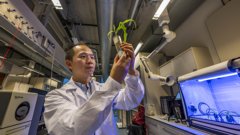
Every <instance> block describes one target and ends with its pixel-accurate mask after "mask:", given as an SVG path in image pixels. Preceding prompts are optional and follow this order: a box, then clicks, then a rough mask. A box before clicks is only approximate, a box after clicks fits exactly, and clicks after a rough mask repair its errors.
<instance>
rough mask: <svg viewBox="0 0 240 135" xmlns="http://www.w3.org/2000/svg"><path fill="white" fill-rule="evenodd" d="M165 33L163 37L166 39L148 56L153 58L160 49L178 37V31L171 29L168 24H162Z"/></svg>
mask: <svg viewBox="0 0 240 135" xmlns="http://www.w3.org/2000/svg"><path fill="white" fill-rule="evenodd" d="M162 28H163V32H164V35H163V37H164V38H165V39H166V40H165V41H164V42H163V43H161V44H160V45H158V47H157V48H156V49H154V50H153V51H152V52H151V53H150V54H149V55H148V56H147V58H148V59H149V58H151V57H152V56H154V55H156V54H157V53H158V52H159V51H160V50H162V48H163V47H165V46H166V45H167V44H168V43H169V42H171V41H172V40H173V39H175V37H176V33H175V32H173V31H171V30H169V27H168V25H167V24H165V25H163V26H162Z"/></svg>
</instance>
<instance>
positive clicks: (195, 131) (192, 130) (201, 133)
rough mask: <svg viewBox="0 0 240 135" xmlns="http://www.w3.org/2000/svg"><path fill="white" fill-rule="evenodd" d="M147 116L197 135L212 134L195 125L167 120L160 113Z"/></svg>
mask: <svg viewBox="0 0 240 135" xmlns="http://www.w3.org/2000/svg"><path fill="white" fill-rule="evenodd" d="M146 117H148V118H152V119H154V120H157V121H159V122H162V123H165V124H168V125H170V126H173V127H176V128H178V129H181V130H184V131H187V132H190V133H193V134H196V135H210V134H209V133H206V132H204V131H202V130H200V129H196V128H193V127H188V126H187V125H184V124H182V123H175V122H174V121H167V120H164V119H161V116H160V115H155V116H146Z"/></svg>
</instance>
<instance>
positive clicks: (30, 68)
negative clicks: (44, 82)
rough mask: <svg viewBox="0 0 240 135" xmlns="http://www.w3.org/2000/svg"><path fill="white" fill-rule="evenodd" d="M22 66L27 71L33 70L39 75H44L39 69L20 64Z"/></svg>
mask: <svg viewBox="0 0 240 135" xmlns="http://www.w3.org/2000/svg"><path fill="white" fill-rule="evenodd" d="M22 67H23V68H25V69H27V70H29V71H32V72H34V73H37V74H40V75H44V73H42V72H39V71H37V70H35V69H32V68H29V67H26V66H22Z"/></svg>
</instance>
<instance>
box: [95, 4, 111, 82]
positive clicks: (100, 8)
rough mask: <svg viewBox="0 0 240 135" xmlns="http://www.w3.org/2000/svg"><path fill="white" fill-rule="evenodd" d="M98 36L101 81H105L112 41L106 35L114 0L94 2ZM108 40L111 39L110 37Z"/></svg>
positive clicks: (109, 26)
mask: <svg viewBox="0 0 240 135" xmlns="http://www.w3.org/2000/svg"><path fill="white" fill-rule="evenodd" d="M96 7H97V20H98V26H99V27H98V34H99V41H100V45H101V47H102V48H101V54H102V55H101V56H102V58H101V60H102V74H103V80H106V79H107V77H108V74H109V63H110V55H111V53H110V52H111V46H112V40H109V39H108V37H107V34H108V32H109V31H110V30H112V26H113V19H114V9H115V0H96ZM110 39H112V37H111V36H110Z"/></svg>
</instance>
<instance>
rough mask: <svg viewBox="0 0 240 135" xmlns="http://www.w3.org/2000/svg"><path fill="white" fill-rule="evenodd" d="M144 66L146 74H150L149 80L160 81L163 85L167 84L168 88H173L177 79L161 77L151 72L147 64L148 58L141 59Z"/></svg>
mask: <svg viewBox="0 0 240 135" xmlns="http://www.w3.org/2000/svg"><path fill="white" fill-rule="evenodd" d="M140 60H141V62H142V64H143V66H144V69H145V71H146V73H147V74H148V78H149V79H151V80H159V81H160V82H161V83H162V84H166V85H168V86H172V85H173V84H174V83H175V79H174V77H173V76H167V77H165V76H161V75H158V74H154V73H153V72H152V71H151V70H150V67H149V66H148V64H147V60H148V59H147V58H146V57H141V58H140Z"/></svg>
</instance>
